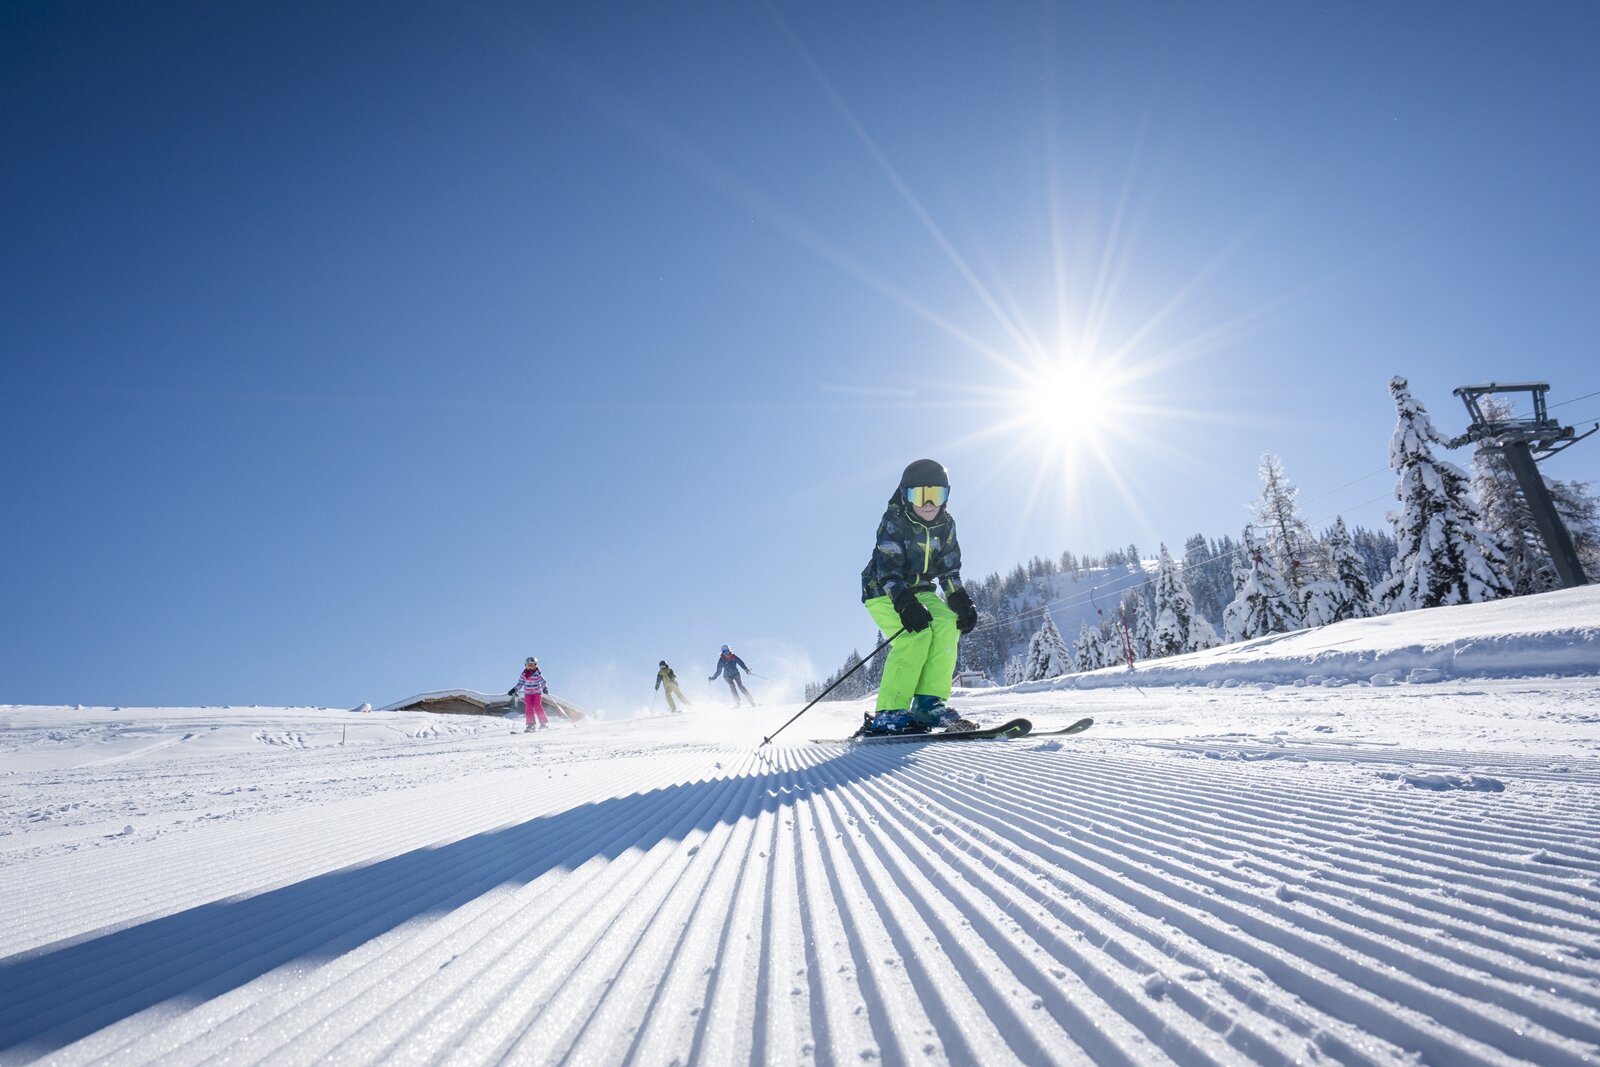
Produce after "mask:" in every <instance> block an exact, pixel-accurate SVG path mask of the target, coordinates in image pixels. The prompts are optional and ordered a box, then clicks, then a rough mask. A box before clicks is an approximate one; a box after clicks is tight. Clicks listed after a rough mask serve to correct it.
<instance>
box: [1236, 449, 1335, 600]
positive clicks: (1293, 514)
mask: <svg viewBox="0 0 1600 1067" xmlns="http://www.w3.org/2000/svg"><path fill="white" fill-rule="evenodd" d="M1258 470H1259V472H1260V474H1261V496H1260V497H1258V498H1257V499H1256V502H1255V503H1254V504H1252V505H1251V509H1252V510H1253V511H1254V512H1255V515H1256V525H1257V527H1258V528H1259V529H1260V531H1261V537H1262V544H1261V545H1260V546H1259V547H1260V548H1261V550H1262V551H1263V552H1264V553H1265V554H1267V555H1269V556H1271V557H1272V561H1273V563H1275V564H1276V565H1277V568H1278V573H1280V574H1282V575H1283V577H1284V581H1285V583H1286V584H1287V585H1288V587H1289V590H1290V592H1292V593H1294V594H1295V597H1296V599H1298V598H1299V596H1300V588H1301V587H1302V586H1304V585H1306V584H1307V583H1308V582H1314V581H1316V580H1317V579H1319V578H1321V577H1322V576H1323V572H1324V570H1325V569H1326V568H1325V567H1323V565H1322V560H1321V557H1320V554H1319V553H1318V551H1317V547H1316V544H1317V539H1316V537H1315V536H1314V535H1313V534H1312V533H1311V527H1310V526H1308V525H1306V521H1305V520H1304V519H1302V518H1301V517H1300V508H1299V506H1298V505H1297V504H1296V503H1295V499H1294V498H1295V497H1296V496H1298V495H1299V493H1300V490H1299V489H1298V488H1296V486H1295V484H1294V483H1293V482H1291V481H1290V480H1289V476H1288V474H1286V473H1285V472H1284V469H1283V461H1282V460H1281V459H1279V458H1278V457H1277V456H1274V455H1273V454H1272V453H1271V452H1263V453H1262V454H1261V466H1260V467H1259V468H1258Z"/></svg>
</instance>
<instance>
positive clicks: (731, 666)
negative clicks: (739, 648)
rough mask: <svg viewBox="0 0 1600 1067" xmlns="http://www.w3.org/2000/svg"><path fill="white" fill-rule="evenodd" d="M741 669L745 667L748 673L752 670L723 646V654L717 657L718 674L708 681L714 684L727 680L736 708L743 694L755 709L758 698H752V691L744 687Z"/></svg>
mask: <svg viewBox="0 0 1600 1067" xmlns="http://www.w3.org/2000/svg"><path fill="white" fill-rule="evenodd" d="M740 667H744V669H745V671H746V672H747V673H748V672H749V670H750V668H749V667H748V666H746V665H745V662H744V660H742V659H740V658H739V657H738V656H736V655H734V654H733V653H732V652H729V651H728V646H727V645H723V646H722V652H721V653H720V654H719V655H718V656H717V672H716V673H715V674H713V675H712V676H711V677H710V678H707V679H706V681H708V682H714V681H716V680H717V679H718V678H727V680H728V692H730V693H732V694H733V706H734V707H736V708H737V707H739V694H740V693H743V694H744V695H745V699H747V700H749V701H750V706H751V707H752V708H753V707H755V706H756V698H755V697H753V696H751V695H750V690H748V689H746V688H745V687H744V679H742V678H740V677H739V668H740ZM736 687H737V688H736Z"/></svg>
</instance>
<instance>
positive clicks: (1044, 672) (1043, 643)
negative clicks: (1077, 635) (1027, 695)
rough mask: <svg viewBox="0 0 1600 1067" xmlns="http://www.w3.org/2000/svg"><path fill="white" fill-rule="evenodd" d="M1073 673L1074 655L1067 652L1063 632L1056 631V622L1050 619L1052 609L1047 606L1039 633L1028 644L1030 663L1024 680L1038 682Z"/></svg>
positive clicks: (1025, 669)
mask: <svg viewBox="0 0 1600 1067" xmlns="http://www.w3.org/2000/svg"><path fill="white" fill-rule="evenodd" d="M1071 671H1072V653H1071V652H1069V651H1067V643H1066V642H1065V641H1063V640H1061V631H1059V630H1057V629H1056V621H1055V620H1054V619H1052V618H1051V617H1050V608H1049V607H1048V606H1046V607H1045V609H1044V621H1042V622H1041V623H1040V624H1039V632H1038V633H1036V634H1034V635H1033V640H1031V641H1029V642H1028V661H1027V665H1026V666H1025V667H1024V669H1023V679H1022V680H1023V681H1025V682H1037V681H1040V680H1042V679H1045V678H1055V677H1057V676H1059V675H1063V674H1069V673H1071Z"/></svg>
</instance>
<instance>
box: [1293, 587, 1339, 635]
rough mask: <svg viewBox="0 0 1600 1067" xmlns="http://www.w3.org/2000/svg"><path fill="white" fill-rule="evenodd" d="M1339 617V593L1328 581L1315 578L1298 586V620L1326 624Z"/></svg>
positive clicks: (1318, 624) (1315, 624) (1309, 623)
mask: <svg viewBox="0 0 1600 1067" xmlns="http://www.w3.org/2000/svg"><path fill="white" fill-rule="evenodd" d="M1338 619H1339V594H1338V592H1337V591H1336V590H1335V589H1334V585H1333V583H1332V582H1330V581H1325V580H1323V579H1320V578H1319V579H1317V580H1316V581H1314V582H1307V583H1305V584H1304V585H1302V586H1301V587H1300V621H1301V622H1303V623H1305V624H1306V625H1307V626H1313V627H1314V626H1326V625H1328V624H1329V623H1330V622H1337V621H1338Z"/></svg>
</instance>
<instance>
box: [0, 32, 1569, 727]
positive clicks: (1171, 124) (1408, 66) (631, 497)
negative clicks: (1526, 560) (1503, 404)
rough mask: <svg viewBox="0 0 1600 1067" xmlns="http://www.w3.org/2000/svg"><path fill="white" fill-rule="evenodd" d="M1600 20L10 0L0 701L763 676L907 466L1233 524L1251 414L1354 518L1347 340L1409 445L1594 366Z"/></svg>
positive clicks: (1056, 523) (0, 37)
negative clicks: (1499, 384) (536, 660)
mask: <svg viewBox="0 0 1600 1067" xmlns="http://www.w3.org/2000/svg"><path fill="white" fill-rule="evenodd" d="M1597 46H1600V7H1596V6H1595V5H1594V4H1592V3H1585V2H1572V3H1540V4H1533V5H1523V4H1501V3H1495V4H1475V3H1459V4H1457V3H1451V4H1444V3H1440V4H1408V5H1393V4H1377V3H1374V4H1335V5H1327V6H1325V7H1324V6H1313V5H1305V4H1288V5H1286V4H1272V3H1260V4H1239V5H1227V4H1203V5H1202V4H1159V3H1137V4H1125V3H1105V4H1095V5H1089V4H1072V5H1048V4H1046V5H1040V4H1032V3H1017V4H1002V5H987V4H952V3H925V2H919V3H873V4H852V3H822V4H810V3H808V4H796V3H781V4H775V5H773V6H766V5H763V4H759V3H753V4H705V5H698V6H697V5H677V4H636V5H612V4H605V3H595V4H571V5H554V4H513V3H452V4H431V5H421V4H404V3H388V2H386V3H381V4H380V3H351V4H313V3H288V4H270V5H239V4H215V3H200V2H196V3H188V4H178V3H162V2H151V3H139V4H126V3H80V4H10V5H6V6H5V8H4V9H3V11H0V137H3V153H0V271H3V277H0V359H3V375H0V501H3V507H4V521H3V522H0V552H3V556H0V701H4V702H26V703H80V702H81V703H96V704H128V705H148V704H297V703H307V704H332V705H351V704H355V703H359V702H360V701H363V700H370V701H373V702H374V703H385V702H388V701H391V700H394V699H397V698H399V697H402V696H405V695H408V694H410V693H414V692H418V691H422V690H429V689H436V688H446V687H456V686H471V687H476V688H482V689H487V690H491V691H498V690H503V689H505V688H506V687H508V686H509V685H510V684H511V681H512V679H513V677H514V675H515V672H516V670H517V667H518V665H519V664H520V662H521V659H522V657H523V656H525V655H527V654H528V653H530V652H531V653H535V654H537V655H538V656H539V657H540V659H541V661H542V663H543V665H544V667H545V670H546V673H547V674H548V675H549V676H550V678H551V680H552V684H553V686H554V688H555V689H556V691H557V692H566V693H567V694H568V695H570V696H573V697H574V698H575V699H578V700H579V701H580V702H587V703H591V704H601V705H606V706H610V707H622V706H626V705H628V704H630V703H637V702H639V701H647V700H648V699H649V696H650V692H649V687H650V684H651V680H652V674H653V670H654V665H655V663H656V661H657V660H658V659H660V658H662V657H666V658H667V659H669V660H671V661H672V662H673V663H674V665H675V666H676V667H678V669H679V672H680V674H681V675H683V676H684V677H685V678H687V679H694V680H695V684H700V681H699V680H700V679H703V678H704V676H705V675H706V674H708V673H709V672H710V670H711V667H712V662H713V659H714V656H715V653H716V650H717V647H718V645H720V644H722V643H724V642H727V643H730V644H732V645H733V646H734V647H735V648H736V649H737V650H739V651H741V652H742V653H744V654H745V656H746V658H747V659H748V660H750V662H751V665H752V667H754V668H755V670H757V671H758V672H761V673H765V674H769V675H775V676H781V677H782V678H783V679H784V680H785V681H791V682H792V681H795V680H797V679H798V678H799V677H800V676H802V675H803V674H805V673H806V669H807V664H806V659H807V657H809V658H810V661H811V665H812V666H814V667H815V669H816V670H817V671H818V673H821V672H824V671H827V670H831V669H832V668H833V667H835V666H837V664H838V662H839V661H840V660H842V658H843V656H844V654H845V653H846V652H847V651H848V650H849V648H850V647H851V646H852V645H858V646H862V647H863V648H864V647H865V642H866V641H867V639H868V637H869V636H870V634H871V626H870V624H869V622H868V620H867V618H866V615H865V614H864V613H863V612H862V610H861V608H860V606H859V584H858V574H859V571H860V569H861V566H862V564H863V563H864V562H865V560H866V557H867V555H868V552H869V550H870V545H871V539H872V533H873V529H874V525H875V523H876V521H877V519H878V516H879V514H880V512H881V509H882V505H883V502H884V500H885V499H886V498H887V496H888V495H889V493H890V492H891V490H892V489H893V488H894V485H895V482H896V480H897V478H898V475H899V472H900V469H901V467H903V466H904V465H905V464H906V463H907V462H909V461H910V460H912V459H915V458H917V457H920V456H924V455H928V456H932V457H934V458H937V459H939V460H941V461H943V462H944V463H945V464H946V465H947V466H948V467H949V469H950V471H951V475H952V479H953V482H954V491H953V496H952V499H951V510H952V512H953V514H954V515H955V516H956V518H957V520H958V521H959V522H960V524H961V530H962V543H963V547H964V549H965V552H966V559H967V571H968V573H969V574H972V575H974V576H979V577H981V576H982V575H984V574H987V573H989V572H991V571H995V570H1005V569H1008V568H1009V567H1010V566H1011V565H1012V564H1013V563H1015V562H1016V561H1018V560H1019V559H1025V558H1027V557H1029V556H1032V555H1034V554H1048V555H1056V554H1058V553H1059V552H1060V551H1061V550H1062V549H1066V548H1070V549H1073V550H1074V551H1076V552H1079V553H1083V552H1094V553H1098V552H1101V551H1103V550H1105V549H1106V548H1108V547H1112V546H1117V545H1126V544H1128V543H1129V542H1135V543H1137V544H1138V545H1140V546H1141V547H1142V548H1144V549H1146V550H1147V551H1149V552H1153V551H1154V549H1155V546H1156V544H1157V543H1158V542H1160V541H1163V540H1165V541H1166V542H1167V543H1168V544H1169V545H1172V546H1174V547H1176V546H1178V545H1180V544H1181V542H1182V540H1183V539H1184V538H1185V537H1186V536H1187V535H1189V534H1192V533H1195V532H1205V533H1207V534H1210V535H1213V536H1215V535H1220V534H1225V533H1231V534H1234V535H1235V536H1236V535H1237V534H1238V531H1239V528H1240V526H1241V525H1242V523H1243V522H1244V521H1245V519H1246V516H1247V513H1246V510H1245V505H1246V504H1247V502H1248V501H1249V500H1251V499H1252V498H1253V497H1254V496H1255V495H1256V489H1257V482H1256V475H1255V468H1256V462H1257V458H1258V456H1259V455H1260V453H1261V452H1262V451H1263V450H1271V451H1273V452H1276V453H1277V454H1279V455H1280V456H1281V457H1282V458H1283V460H1284V462H1285V464H1286V466H1287V469H1288V472H1289V474H1290V476H1291V477H1292V478H1293V479H1294V480H1295V482H1296V483H1297V484H1298V485H1299V486H1300V487H1301V499H1302V501H1305V502H1306V509H1305V510H1306V512H1307V514H1308V517H1310V518H1311V519H1312V520H1313V522H1315V523H1317V524H1318V525H1319V526H1320V525H1321V524H1322V523H1323V522H1325V521H1327V520H1331V518H1332V516H1333V515H1335V514H1337V513H1343V514H1345V516H1346V517H1347V519H1348V520H1349V521H1351V522H1353V523H1361V524H1364V525H1368V526H1373V525H1377V524H1379V523H1381V522H1382V521H1383V512H1384V510H1385V504H1384V503H1383V502H1382V501H1376V502H1375V500H1374V498H1377V497H1380V496H1383V495H1384V494H1386V493H1388V492H1389V491H1390V490H1391V489H1392V478H1391V477H1390V476H1389V475H1388V474H1386V473H1385V474H1375V472H1377V471H1379V470H1380V469H1381V468H1383V467H1384V464H1385V458H1386V449H1387V442H1388V435H1389V431H1390V429H1391V428H1392V426H1393V423H1394V410H1393V407H1392V404H1391V401H1390V398H1389V395H1388V392H1387V389H1386V382H1387V380H1388V379H1389V377H1390V376H1391V375H1393V374H1395V373H1401V374H1405V375H1407V376H1409V377H1410V379H1411V381H1412V384H1413V387H1414V389H1415V391H1416V393H1417V395H1418V396H1420V397H1421V398H1422V399H1423V400H1424V401H1425V402H1426V403H1427V404H1428V405H1429V408H1430V411H1431V412H1432V414H1433V415H1434V417H1435V419H1436V421H1438V422H1439V424H1440V425H1441V426H1442V427H1443V428H1445V429H1447V430H1452V431H1455V430H1459V429H1460V428H1461V427H1462V424H1463V423H1464V421H1465V420H1464V413H1463V411H1462V409H1461V408H1460V406H1459V403H1458V402H1457V401H1456V400H1455V399H1454V398H1453V397H1452V396H1451V395H1450V390H1451V389H1452V388H1453V387H1455V386H1457V385H1462V384H1467V383H1471V382H1476V381H1480V380H1485V379H1495V378H1498V379H1500V380H1510V379H1525V378H1530V377H1539V378H1546V379H1548V380H1549V381H1550V382H1551V383H1552V386H1553V390H1552V394H1551V401H1552V402H1553V403H1561V402H1562V401H1564V400H1567V399H1570V398H1574V397H1578V396H1581V395H1583V394H1587V393H1594V392H1597V391H1600V370H1597V369H1596V368H1597V366H1600V359H1597V353H1600V344H1597V341H1600V316H1597V315H1596V311H1595V294H1596V292H1597V291H1600V285H1597V283H1600V249H1597V242H1596V241H1595V234H1596V233H1600V196H1597V190H1600V166H1597V163H1600V149H1597V146H1600V136H1597V134H1600V130H1597V119H1596V116H1597V115H1600V76H1597V74H1596V71H1597V67H1596V65H1595V63H1594V55H1595V51H1596V48H1597ZM1041 401H1043V402H1042V403H1041ZM1555 413H1556V414H1560V415H1565V416H1567V417H1568V418H1570V419H1574V420H1575V419H1579V418H1589V419H1590V421H1593V419H1594V418H1600V396H1596V397H1590V398H1588V399H1586V400H1583V401H1578V402H1576V403H1573V404H1570V405H1566V406H1564V407H1561V408H1558V409H1556V411H1555ZM1096 446H1098V447H1096ZM1457 458H1458V461H1461V462H1465V460H1466V457H1465V455H1459V456H1458V457H1457ZM1547 470H1548V471H1549V473H1551V474H1553V475H1555V476H1558V477H1563V478H1577V479H1587V480H1592V481H1596V482H1600V438H1597V439H1596V440H1594V441H1591V442H1586V443H1584V444H1582V445H1579V446H1577V447H1576V448H1574V449H1573V450H1572V451H1571V452H1570V453H1568V454H1566V455H1564V456H1561V457H1557V458H1556V459H1554V460H1552V461H1551V463H1550V464H1549V466H1548V468H1547Z"/></svg>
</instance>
